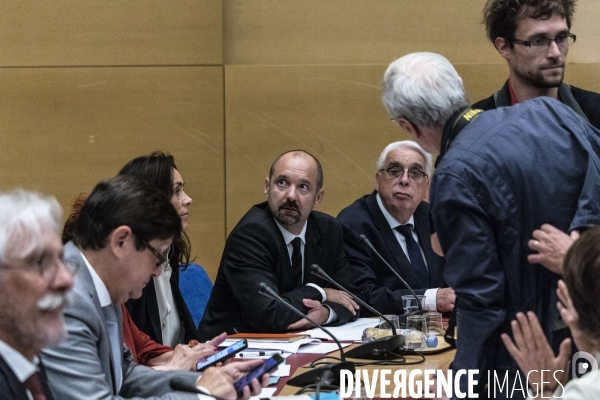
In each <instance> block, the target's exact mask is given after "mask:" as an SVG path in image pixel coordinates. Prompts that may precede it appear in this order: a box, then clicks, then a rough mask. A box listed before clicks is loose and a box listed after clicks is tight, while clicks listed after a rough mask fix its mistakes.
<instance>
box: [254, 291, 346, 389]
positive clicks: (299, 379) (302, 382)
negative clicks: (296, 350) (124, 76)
mask: <svg viewBox="0 0 600 400" xmlns="http://www.w3.org/2000/svg"><path fill="white" fill-rule="evenodd" d="M259 286H260V289H259V291H258V293H260V294H262V295H263V296H267V297H269V298H271V299H273V300H275V301H277V302H278V303H281V304H283V305H284V306H286V307H287V308H289V309H290V310H292V311H293V312H294V313H296V314H297V315H299V316H300V317H301V318H306V320H307V321H308V322H310V323H311V324H313V325H314V326H316V327H317V328H319V329H321V330H322V331H323V332H325V333H326V334H327V335H329V336H330V337H331V338H332V339H333V340H334V341H335V343H336V344H337V346H338V348H339V349H340V358H341V360H342V362H340V363H337V364H333V365H331V366H327V367H320V368H314V369H312V370H310V371H307V372H305V373H303V374H302V375H298V376H296V377H294V378H292V379H290V380H289V381H287V384H288V385H292V386H298V387H303V386H306V385H312V384H315V383H317V380H318V379H320V378H321V376H323V373H324V372H325V371H328V370H329V371H331V372H332V373H333V376H334V381H333V382H332V383H335V384H339V377H340V371H341V370H349V371H350V372H352V375H354V372H355V370H356V369H355V367H354V363H353V362H352V361H346V355H345V354H344V349H343V348H342V345H341V344H340V341H339V340H337V338H336V337H335V336H333V334H332V333H331V332H329V331H328V330H327V329H325V328H324V327H323V326H321V325H319V324H318V323H316V322H315V321H313V320H312V319H310V318H309V317H308V316H306V314H304V313H303V312H302V311H300V310H298V309H297V308H296V307H294V306H292V305H291V304H289V303H288V302H287V301H285V300H284V299H283V298H281V296H279V294H277V293H276V292H275V291H274V290H273V289H271V287H270V286H269V285H267V284H266V283H264V282H260V284H259Z"/></svg>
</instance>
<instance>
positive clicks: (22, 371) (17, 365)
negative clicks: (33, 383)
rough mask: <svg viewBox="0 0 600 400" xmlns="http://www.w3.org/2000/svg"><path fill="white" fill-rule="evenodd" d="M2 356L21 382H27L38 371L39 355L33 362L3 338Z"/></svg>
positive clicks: (0, 348)
mask: <svg viewBox="0 0 600 400" xmlns="http://www.w3.org/2000/svg"><path fill="white" fill-rule="evenodd" d="M0 356H2V358H4V361H5V362H6V363H7V364H8V366H9V367H10V369H11V370H12V371H13V372H14V374H15V375H16V377H17V379H18V380H19V382H21V383H23V382H25V381H26V380H27V378H29V377H30V376H31V375H33V373H35V372H36V371H37V369H38V368H37V365H38V364H39V362H40V360H39V358H38V357H37V356H35V357H34V358H33V362H31V361H29V360H28V359H26V358H25V356H23V354H21V353H20V352H18V351H17V350H15V349H13V348H12V347H10V346H9V345H8V344H6V343H5V342H3V341H2V340H0Z"/></svg>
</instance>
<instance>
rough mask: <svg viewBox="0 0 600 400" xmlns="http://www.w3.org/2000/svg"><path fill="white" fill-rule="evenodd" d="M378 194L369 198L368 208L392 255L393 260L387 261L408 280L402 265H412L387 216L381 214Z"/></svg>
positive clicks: (373, 194)
mask: <svg viewBox="0 0 600 400" xmlns="http://www.w3.org/2000/svg"><path fill="white" fill-rule="evenodd" d="M376 194H377V192H376V191H375V192H373V193H371V195H370V196H369V197H368V198H367V207H368V208H369V212H370V213H371V215H372V216H373V222H374V223H375V226H376V227H377V229H379V231H380V232H381V237H382V238H383V241H384V242H385V244H386V246H387V248H388V250H389V251H390V253H391V254H392V260H389V259H388V258H386V260H387V261H388V262H389V263H390V265H391V266H393V267H394V268H395V269H396V271H397V272H398V273H399V274H400V276H402V277H403V278H404V279H407V276H406V273H405V271H403V268H401V265H402V264H404V265H407V264H410V262H409V261H408V257H406V254H404V250H402V247H401V246H400V243H398V239H396V235H395V234H394V231H392V228H391V227H390V224H388V222H387V220H386V219H385V216H384V215H383V213H382V212H381V209H380V208H379V204H377V197H376ZM382 255H383V254H382ZM384 257H385V256H384Z"/></svg>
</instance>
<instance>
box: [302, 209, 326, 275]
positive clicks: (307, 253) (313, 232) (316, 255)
mask: <svg viewBox="0 0 600 400" xmlns="http://www.w3.org/2000/svg"><path fill="white" fill-rule="evenodd" d="M311 216H312V214H311ZM322 253H323V249H322V248H321V234H320V233H319V230H318V229H317V224H316V223H315V221H313V219H312V218H311V217H309V218H308V226H307V227H306V244H305V246H304V284H305V285H306V284H307V283H315V284H317V285H324V282H323V280H322V279H320V278H317V277H316V276H315V275H313V274H312V273H311V272H310V266H311V265H313V264H317V265H318V264H319V262H320V260H322ZM319 267H321V268H323V269H325V266H324V265H319Z"/></svg>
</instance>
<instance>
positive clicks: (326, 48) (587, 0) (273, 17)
mask: <svg viewBox="0 0 600 400" xmlns="http://www.w3.org/2000/svg"><path fill="white" fill-rule="evenodd" d="M484 4H485V3H484V2H483V1H481V0H460V1H452V2H448V1H447V0H420V1H414V0H378V1H376V2H372V1H364V0H328V1H321V0H305V1H302V2H298V1H295V0H257V1H246V0H227V1H225V2H224V47H225V48H224V59H225V63H226V64H269V65H279V64H303V65H315V64H386V63H389V62H390V61H392V60H394V59H395V58H397V57H399V56H401V55H402V54H406V53H410V52H414V51H433V52H436V53H440V54H443V55H444V56H446V57H447V58H448V59H449V60H450V61H452V62H456V63H461V64H489V63H496V64H500V63H503V60H502V58H500V56H499V55H498V54H497V53H496V51H495V49H494V47H493V45H492V44H491V43H490V42H489V41H488V40H487V38H486V35H485V28H484V26H483V24H482V23H481V19H482V14H481V13H482V9H483V5H484ZM578 5H579V6H578V7H579V8H578V11H577V13H576V18H575V22H574V25H573V31H574V32H576V33H577V34H578V37H579V38H580V39H578V41H577V46H575V48H573V51H572V56H571V61H572V62H588V63H590V62H595V63H598V62H600V52H598V51H597V43H598V40H599V39H600V31H599V30H598V29H597V23H596V21H598V19H599V18H600V2H598V1H593V0H580V1H579V2H578Z"/></svg>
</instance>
